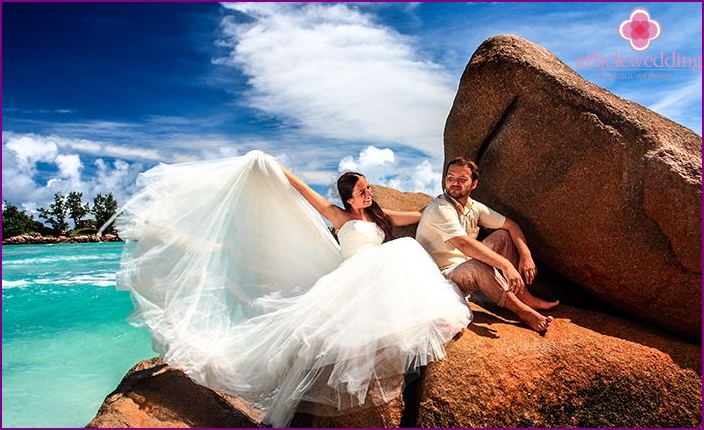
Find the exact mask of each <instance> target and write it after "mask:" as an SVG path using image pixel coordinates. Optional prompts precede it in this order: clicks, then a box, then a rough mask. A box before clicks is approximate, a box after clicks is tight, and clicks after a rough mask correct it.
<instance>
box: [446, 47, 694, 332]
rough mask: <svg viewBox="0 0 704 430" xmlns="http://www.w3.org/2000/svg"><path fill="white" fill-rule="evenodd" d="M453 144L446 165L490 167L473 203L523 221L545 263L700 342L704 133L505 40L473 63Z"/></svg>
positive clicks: (450, 137) (458, 101) (455, 111)
mask: <svg viewBox="0 0 704 430" xmlns="http://www.w3.org/2000/svg"><path fill="white" fill-rule="evenodd" d="M444 144H445V157H446V160H447V159H450V158H452V157H455V156H458V155H467V156H470V157H473V158H475V159H476V160H477V162H478V164H479V166H480V168H481V169H482V175H481V179H480V180H479V187H478V188H477V189H476V190H475V191H474V192H473V195H472V196H473V197H475V198H476V199H477V200H479V201H482V202H484V203H486V204H488V205H489V206H490V207H493V208H494V209H496V210H498V211H500V212H502V213H504V214H505V215H507V216H509V217H511V218H513V219H514V220H516V221H517V222H518V223H519V224H520V225H521V226H522V227H523V229H524V231H525V233H526V236H527V238H528V240H529V243H530V244H531V248H532V250H533V252H534V256H535V257H537V259H539V260H541V261H542V262H543V263H545V264H546V265H548V266H550V267H551V268H553V269H555V270H556V271H558V272H559V273H561V274H563V275H565V276H566V277H568V278H569V279H571V280H572V281H574V282H576V283H578V284H580V285H582V286H584V287H585V288H586V289H588V290H589V291H591V292H592V293H594V294H595V295H596V296H598V297H600V298H602V299H604V300H606V301H608V302H609V303H611V304H613V305H614V306H617V307H618V308H620V309H622V310H624V312H628V313H631V314H633V315H635V316H637V317H639V318H642V319H644V320H647V321H650V322H653V323H655V324H657V325H659V326H660V327H663V328H665V329H667V330H670V331H671V332H674V333H677V334H679V335H681V336H683V337H685V338H687V339H689V340H693V341H697V342H701V327H702V312H701V305H702V295H701V291H702V277H701V237H702V234H701V233H702V232H701V191H702V188H701V185H702V184H701V167H702V160H701V157H702V139H701V136H699V135H697V134H696V133H694V132H692V131H691V130H689V129H687V128H685V127H683V126H681V125H679V124H676V123H674V122H672V121H670V120H668V119H666V118H664V117H662V116H660V115H658V114H656V113H655V112H652V111H650V110H648V109H646V108H644V107H642V106H640V105H638V104H636V103H633V102H630V101H627V100H624V99H621V98H619V97H617V96H615V95H614V94H612V93H610V92H609V91H607V90H605V89H603V88H601V87H599V86H597V85H594V84H592V83H589V82H587V81H586V80H584V79H582V78H581V77H580V76H579V75H578V74H577V73H576V72H575V71H573V70H572V69H570V68H569V67H568V66H567V65H565V64H564V63H562V62H561V61H560V60H558V59H557V58H556V57H555V56H554V55H553V54H551V53H550V52H549V51H547V50H546V49H544V48H542V47H540V46H538V45H536V44H533V43H531V42H529V41H526V40H524V39H522V38H520V37H517V36H510V35H501V36H495V37H492V38H490V39H487V40H486V41H485V42H483V43H482V44H481V46H480V47H479V48H478V49H477V51H476V52H475V53H474V55H473V56H472V58H471V60H470V62H469V64H468V65H467V67H466V69H465V71H464V74H463V75H462V78H461V81H460V84H459V89H458V92H457V95H456V98H455V101H454V104H453V106H452V110H451V111H450V114H449V116H448V118H447V123H446V125H445V137H444Z"/></svg>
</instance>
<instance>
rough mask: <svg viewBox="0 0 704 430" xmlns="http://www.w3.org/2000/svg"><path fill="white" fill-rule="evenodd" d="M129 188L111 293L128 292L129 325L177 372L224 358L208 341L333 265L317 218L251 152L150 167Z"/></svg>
mask: <svg viewBox="0 0 704 430" xmlns="http://www.w3.org/2000/svg"><path fill="white" fill-rule="evenodd" d="M138 186H139V187H140V188H141V191H140V192H139V193H137V195H135V196H134V197H133V198H132V199H131V200H130V201H129V202H128V203H127V204H126V205H125V206H124V207H123V208H121V210H120V212H119V214H118V216H117V218H116V221H115V222H116V226H117V228H118V231H119V234H120V236H121V237H122V238H123V239H124V240H125V247H124V250H123V257H122V262H121V268H120V271H119V273H118V279H117V284H118V288H120V289H126V290H129V291H130V292H131V294H132V300H133V302H134V307H135V310H134V312H133V314H132V315H131V316H130V320H131V321H132V322H133V323H135V324H137V325H142V326H146V327H147V328H149V330H150V331H151V332H152V335H153V342H154V347H155V349H156V350H157V351H158V352H160V353H161V354H162V355H163V356H164V357H165V358H166V359H169V360H171V361H173V362H177V363H178V364H179V365H180V366H181V367H183V368H184V370H186V372H187V373H189V372H191V373H193V372H195V373H197V372H199V371H200V370H199V368H200V365H199V364H198V363H202V362H203V360H205V361H208V357H209V356H212V357H215V356H218V355H221V354H226V353H227V352H226V351H217V345H218V342H213V340H215V339H218V338H219V337H220V336H223V337H227V336H228V335H229V334H230V333H231V330H232V328H233V326H235V325H236V324H238V323H240V322H241V321H243V320H245V319H247V318H251V317H253V316H256V315H258V314H261V313H265V312H268V311H270V310H271V309H266V308H262V304H267V303H268V304H271V303H277V300H273V301H272V300H266V299H267V298H271V297H278V298H282V299H284V300H285V299H286V298H288V297H294V296H298V295H300V294H302V293H304V292H305V290H306V289H307V288H310V287H311V286H312V285H313V284H314V283H315V281H316V280H317V279H318V278H320V277H321V276H323V275H325V274H326V273H328V272H330V271H331V270H333V269H335V268H336V267H337V266H338V265H339V264H340V263H341V261H342V257H341V256H340V250H339V246H338V244H337V243H336V242H335V240H334V238H333V237H332V235H331V234H330V232H329V230H328V228H327V227H326V225H325V223H324V221H323V220H322V218H321V217H320V216H319V215H318V213H317V212H315V211H314V210H313V209H312V208H311V207H310V206H309V205H308V203H307V202H305V200H303V198H302V197H301V196H300V194H298V193H297V192H296V191H295V190H294V189H293V187H292V186H291V185H290V184H289V182H288V180H287V179H286V177H285V176H284V174H283V171H282V170H281V168H280V166H279V164H278V161H277V160H276V159H275V158H274V157H272V156H270V155H267V154H265V153H263V152H261V151H251V152H249V153H247V154H246V155H244V156H241V157H233V158H228V159H221V160H215V161H201V162H190V163H180V164H170V165H166V164H160V165H158V166H156V167H154V168H152V169H151V170H148V171H147V172H144V173H142V174H141V175H140V177H139V179H138ZM167 361H168V360H167ZM189 363H191V364H192V367H191V368H190V369H189Z"/></svg>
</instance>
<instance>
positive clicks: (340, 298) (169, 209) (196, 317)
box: [116, 151, 472, 427]
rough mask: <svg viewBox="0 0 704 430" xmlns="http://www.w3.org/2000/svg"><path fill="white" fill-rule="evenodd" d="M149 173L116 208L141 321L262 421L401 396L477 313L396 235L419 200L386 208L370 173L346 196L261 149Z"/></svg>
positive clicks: (125, 277)
mask: <svg viewBox="0 0 704 430" xmlns="http://www.w3.org/2000/svg"><path fill="white" fill-rule="evenodd" d="M138 185H140V186H141V191H140V192H139V193H137V194H136V195H135V196H134V197H133V198H132V199H131V200H130V201H129V202H128V203H127V204H126V205H125V206H124V207H123V208H122V209H121V211H120V213H119V216H118V217H117V220H116V223H117V227H118V229H119V232H120V236H121V237H122V238H123V239H125V248H124V251H123V256H122V262H121V268H120V272H119V273H118V279H117V282H118V288H121V289H126V290H129V291H130V293H131V295H132V299H133V302H134V307H135V310H134V312H133V314H132V315H131V316H130V320H131V321H132V322H133V323H134V324H137V325H140V326H143V327H146V328H147V329H149V330H150V332H151V334H152V339H153V344H154V348H155V350H156V351H157V352H159V353H160V354H161V355H162V356H163V358H164V360H165V361H166V362H167V363H168V364H170V365H171V366H174V367H177V368H180V369H182V370H183V371H184V372H185V373H186V374H187V375H188V376H189V377H190V378H191V379H192V380H194V381H195V382H196V383H198V384H201V385H203V386H206V387H209V388H211V389H214V390H218V391H222V392H225V393H229V394H233V395H237V396H240V397H242V398H244V399H246V400H248V401H249V402H250V403H251V404H252V405H253V406H255V407H258V408H260V409H261V410H262V412H263V413H264V418H263V423H262V424H264V425H270V426H274V427H284V426H286V425H288V424H289V423H290V420H291V419H292V417H293V415H294V414H295V412H296V411H297V410H298V411H308V412H311V413H314V414H341V413H345V412H347V409H349V408H351V407H356V406H367V405H372V404H380V403H382V402H386V401H389V400H391V399H392V398H393V397H395V396H397V395H399V394H400V392H401V389H402V382H403V375H404V374H405V373H408V372H413V371H416V370H418V368H419V367H421V366H425V365H426V364H428V363H429V362H431V361H435V360H439V359H442V358H444V355H445V352H444V345H445V344H446V343H447V342H449V341H450V340H451V339H452V337H453V336H454V335H455V334H457V333H458V332H460V331H461V330H462V329H463V328H465V327H466V326H467V325H468V324H469V323H470V322H471V319H472V314H471V312H470V310H469V308H468V307H467V306H466V304H465V302H464V299H463V298H462V297H461V294H460V293H459V292H458V290H457V289H456V287H455V285H454V284H452V283H451V282H450V281H447V280H446V279H445V278H444V277H443V276H442V274H441V273H440V272H439V270H438V268H437V266H436V265H435V263H434V262H433V260H432V259H431V258H430V257H429V255H428V254H427V253H426V251H425V250H424V249H423V248H422V247H421V246H420V245H419V244H418V243H417V242H416V241H415V240H414V239H412V238H400V239H395V240H391V239H393V236H392V227H393V226H396V225H406V224H412V223H415V222H417V221H418V219H419V218H420V213H418V212H401V211H391V210H386V209H381V208H380V207H379V205H378V204H377V203H376V202H374V201H373V200H372V195H371V188H370V186H369V184H368V182H367V180H366V178H365V177H364V176H363V175H361V174H358V173H352V172H348V173H345V174H343V175H342V176H341V177H340V179H339V180H338V191H339V193H340V198H341V200H342V203H343V206H344V207H343V208H341V207H338V206H336V205H334V204H332V203H331V202H329V201H328V200H327V199H325V198H324V197H323V196H321V195H320V194H318V193H317V192H315V191H314V190H313V189H312V188H310V187H309V186H308V185H306V184H305V183H304V182H302V181H301V180H300V179H299V178H298V177H296V176H295V175H294V174H292V173H291V172H290V171H288V170H287V169H286V168H284V167H283V166H282V165H281V164H280V163H279V162H278V160H276V159H275V158H274V157H273V156H271V155H267V154H264V153H262V152H260V151H252V152H250V153H248V154H246V155H244V156H242V157H234V158H229V159H223V160H216V161H204V162H193V163H180V164H172V165H166V164H161V165H159V166H157V167H155V168H153V169H151V170H149V171H147V172H145V173H143V174H142V175H141V176H140V179H139V182H138ZM311 207H312V208H313V209H314V210H312V209H311ZM320 215H322V217H324V218H325V219H327V221H328V222H329V223H330V224H332V226H333V228H334V229H335V231H336V233H337V237H338V238H339V245H338V243H337V242H336V241H335V239H334V237H333V235H332V234H330V231H329V229H328V227H327V226H326V224H325V221H324V220H323V219H322V218H321V217H320Z"/></svg>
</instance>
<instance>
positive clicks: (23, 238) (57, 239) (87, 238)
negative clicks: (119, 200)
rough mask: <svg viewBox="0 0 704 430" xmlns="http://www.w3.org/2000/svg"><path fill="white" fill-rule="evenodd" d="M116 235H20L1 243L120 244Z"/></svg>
mask: <svg viewBox="0 0 704 430" xmlns="http://www.w3.org/2000/svg"><path fill="white" fill-rule="evenodd" d="M121 241H122V240H121V239H120V238H119V237H118V236H117V235H116V234H104V235H102V236H101V237H100V238H99V237H98V236H97V235H95V234H90V235H89V234H82V235H78V236H39V235H31V234H21V235H19V236H12V237H9V238H7V239H5V240H3V241H2V244H3V245H47V244H55V243H88V242H121Z"/></svg>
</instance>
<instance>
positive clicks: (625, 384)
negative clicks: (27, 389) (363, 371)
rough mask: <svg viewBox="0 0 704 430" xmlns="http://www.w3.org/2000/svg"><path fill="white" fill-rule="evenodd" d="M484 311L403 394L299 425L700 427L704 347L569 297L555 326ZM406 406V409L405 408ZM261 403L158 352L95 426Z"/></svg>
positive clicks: (193, 421) (217, 416) (224, 414)
mask: <svg viewBox="0 0 704 430" xmlns="http://www.w3.org/2000/svg"><path fill="white" fill-rule="evenodd" d="M472 309H473V311H474V315H475V321H474V322H473V323H472V324H470V326H469V328H468V329H467V330H465V331H464V333H463V334H462V335H461V336H460V337H459V339H457V340H456V341H453V342H451V343H450V344H449V345H448V347H447V358H446V359H445V360H443V361H440V362H437V363H432V364H431V365H430V366H428V367H427V369H426V371H425V372H424V375H423V376H422V378H421V380H420V381H418V382H416V383H414V384H411V385H410V386H409V388H408V389H407V390H406V396H407V398H408V399H419V401H417V402H416V401H413V400H409V401H406V402H404V401H403V399H401V398H398V399H395V400H394V401H392V402H390V403H388V404H385V405H382V406H379V407H373V408H367V409H361V410H354V411H353V412H351V413H349V414H347V415H343V416H337V417H318V416H312V415H308V414H297V415H296V417H295V418H294V420H293V422H292V426H293V427H347V428H351V427H368V428H369V427H376V428H380V427H398V426H399V425H400V424H401V422H402V421H401V420H402V418H404V419H405V422H404V423H405V425H407V426H411V427H455V428H458V427H493V428H498V427H701V412H702V409H701V406H702V397H701V393H702V391H701V390H702V380H701V347H700V346H698V345H693V344H690V343H687V342H685V341H682V340H677V339H672V337H671V336H669V335H668V334H666V333H663V332H660V331H658V330H653V329H651V328H648V327H645V326H643V325H641V324H639V323H635V322H631V321H628V320H624V319H621V318H618V317H614V316H609V315H605V314H602V313H598V312H594V311H589V310H583V309H577V308H572V307H568V306H561V308H559V309H557V310H555V311H554V312H553V313H552V314H553V315H554V317H555V320H554V321H553V323H552V325H551V326H550V329H549V330H548V332H547V333H546V334H545V335H540V334H538V333H536V332H534V331H532V330H530V329H528V328H527V327H525V326H524V325H522V324H521V323H520V322H518V321H516V320H515V319H514V318H513V317H512V314H510V313H509V312H506V311H504V310H502V309H499V308H492V309H488V308H483V307H481V306H478V305H475V304H472ZM404 414H405V415H404ZM260 417H261V414H260V413H259V412H257V411H255V410H253V409H251V408H250V407H248V405H247V404H246V403H244V402H242V401H241V400H239V399H237V398H234V397H232V396H228V395H225V394H222V393H217V392H214V391H212V390H209V389H207V388H203V387H200V386H198V385H196V384H194V383H193V382H191V380H190V379H188V377H186V376H185V375H184V374H183V373H182V372H181V371H179V370H176V369H173V368H171V367H169V366H166V365H165V364H163V363H162V362H161V360H160V359H158V358H156V359H152V360H147V361H144V362H142V363H140V364H139V365H138V366H136V367H135V368H133V369H132V370H130V372H129V373H128V374H127V375H126V376H125V378H124V380H123V381H122V382H121V383H120V385H119V386H118V387H117V389H116V390H115V391H114V392H113V393H111V394H110V395H108V396H107V398H106V399H105V402H104V403H103V405H102V406H101V407H100V410H99V411H98V414H97V415H96V417H95V418H94V419H93V420H92V421H91V422H90V423H89V424H88V427H101V428H125V427H142V428H144V427H231V428H242V427H255V426H256V425H257V423H258V422H259V419H260Z"/></svg>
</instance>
